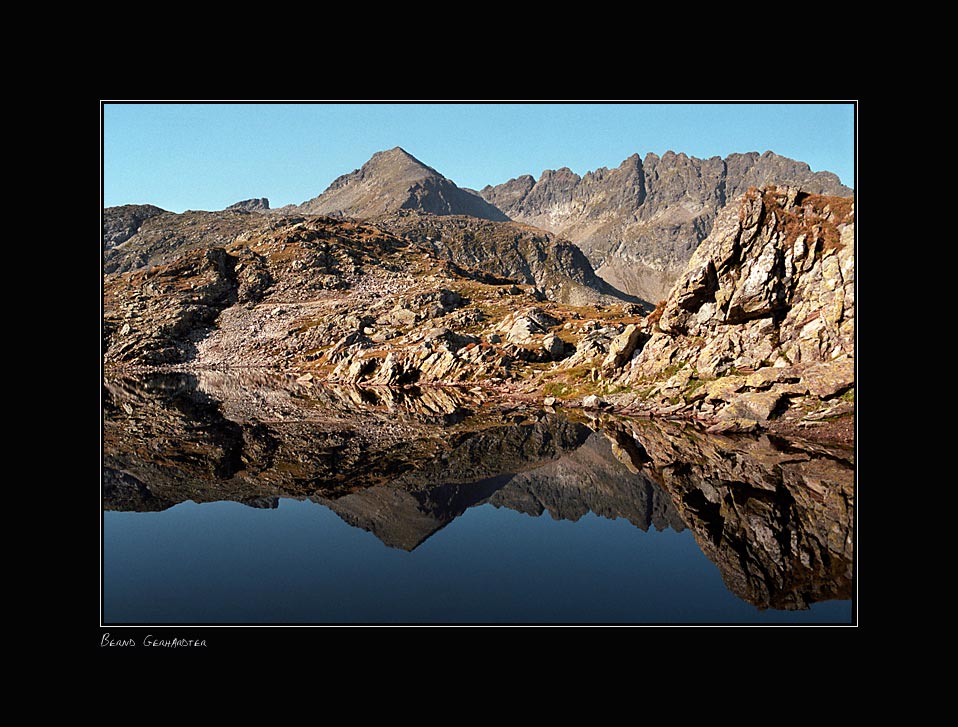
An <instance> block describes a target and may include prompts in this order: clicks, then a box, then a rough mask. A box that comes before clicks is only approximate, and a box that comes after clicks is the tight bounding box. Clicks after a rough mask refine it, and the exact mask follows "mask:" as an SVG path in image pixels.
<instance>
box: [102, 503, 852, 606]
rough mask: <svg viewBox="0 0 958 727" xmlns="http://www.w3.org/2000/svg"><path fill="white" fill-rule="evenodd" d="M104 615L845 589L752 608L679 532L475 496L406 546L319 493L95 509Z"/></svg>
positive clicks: (687, 599) (711, 600)
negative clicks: (536, 513) (274, 500)
mask: <svg viewBox="0 0 958 727" xmlns="http://www.w3.org/2000/svg"><path fill="white" fill-rule="evenodd" d="M102 575H103V622H104V623H105V624H128V623H138V624H166V623H187V624H205V623H219V624H229V623H249V624H253V623H295V624H312V623H643V624H655V623H668V624H675V623H716V624H720V623H722V624H724V623H730V624H807V623H839V624H847V623H850V622H851V619H852V603H851V601H824V602H820V603H814V604H812V605H811V608H810V609H808V610H798V611H776V610H771V609H769V610H759V609H758V608H757V607H755V606H754V605H752V604H750V603H747V602H745V601H743V600H741V599H739V598H738V597H736V596H735V595H733V594H732V593H731V592H730V591H729V590H728V588H727V587H726V585H725V583H724V582H723V580H722V577H721V575H720V573H719V569H718V567H717V566H716V565H715V564H714V563H712V562H711V561H709V560H708V558H706V557H705V555H704V554H703V552H702V550H701V549H700V548H699V546H698V545H697V544H696V542H695V539H694V537H693V534H692V532H691V530H684V531H683V532H675V531H673V530H671V529H666V530H663V531H661V532H656V531H655V530H654V529H650V530H649V532H643V531H642V530H640V529H639V528H637V527H635V526H634V525H632V524H631V523H629V522H628V521H626V520H625V519H621V518H620V519H616V520H610V519H607V518H602V517H598V516H596V515H594V514H592V513H588V514H587V515H585V516H583V517H582V518H581V519H579V520H578V521H575V522H572V521H569V520H554V519H552V518H551V517H549V516H548V515H543V516H540V517H532V516H529V515H525V514H520V513H517V512H515V511H512V510H508V509H504V508H501V509H500V508H495V507H493V506H492V505H489V504H484V505H480V506H477V507H473V508H470V509H468V510H466V512H465V513H464V514H462V515H461V516H460V517H458V518H456V519H455V520H454V521H452V522H451V523H449V524H448V525H447V526H446V527H444V528H443V529H441V530H439V531H438V532H436V533H435V534H433V535H432V536H431V537H429V538H428V539H427V540H426V541H425V542H423V543H422V544H421V545H419V546H418V547H417V548H415V549H414V550H413V551H411V552H406V551H403V550H398V549H394V548H390V547H387V546H386V545H384V544H383V543H382V542H380V541H379V540H378V539H377V538H376V537H375V536H374V535H373V534H371V533H369V532H366V531H364V530H361V529H358V528H354V527H351V526H349V525H347V524H346V523H345V522H344V521H343V520H341V519H340V518H339V517H338V516H337V515H336V514H334V513H333V512H332V511H330V510H329V509H327V508H326V507H324V506H322V505H318V504H315V503H312V502H309V501H297V500H291V499H283V500H281V501H280V505H279V508H278V509H272V510H268V509H267V510H261V509H254V508H250V507H246V506H245V505H242V504H239V503H235V502H216V503H208V504H202V505H197V504H195V503H193V502H184V503H180V504H178V505H176V506H174V507H172V508H170V509H168V510H166V511H163V512H105V513H104V516H103V574H102Z"/></svg>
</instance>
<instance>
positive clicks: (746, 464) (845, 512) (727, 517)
mask: <svg viewBox="0 0 958 727" xmlns="http://www.w3.org/2000/svg"><path fill="white" fill-rule="evenodd" d="M603 427H605V428H606V429H607V430H608V431H610V432H614V433H615V434H616V435H617V436H619V437H629V438H631V439H634V440H635V441H636V442H637V444H639V445H640V446H641V452H642V453H643V455H642V458H641V461H636V462H635V463H634V466H635V467H636V468H637V469H639V470H641V471H642V472H644V473H646V474H647V475H648V476H649V477H651V478H653V479H654V480H655V481H656V482H658V483H659V484H660V485H661V486H662V487H663V488H664V489H665V490H666V492H668V493H669V495H670V496H671V497H672V500H673V502H674V503H675V506H676V508H677V510H678V512H679V514H680V515H681V518H682V520H684V521H685V523H686V525H688V527H689V528H690V529H691V530H692V531H693V533H694V534H695V538H696V541H697V542H698V544H699V546H700V547H701V548H702V551H703V552H704V553H705V554H706V555H707V556H708V557H709V559H710V560H712V561H713V562H715V563H716V565H718V567H719V570H720V571H721V572H722V577H723V578H724V580H725V583H726V585H727V586H728V587H729V590H731V591H732V592H733V593H735V594H736V595H737V596H738V597H740V598H742V599H743V600H746V601H748V602H750V603H753V604H755V605H756V606H758V607H759V608H777V609H798V608H807V607H808V605H809V604H810V603H814V602H817V601H823V600H829V599H847V598H850V597H851V592H852V563H853V530H852V523H853V520H854V507H855V500H854V468H853V464H852V461H851V456H850V453H849V452H844V451H842V450H838V449H835V450H825V449H823V448H821V447H818V446H815V445H810V444H803V443H801V442H792V443H788V442H785V441H782V440H778V439H775V438H769V437H761V438H751V437H738V438H727V437H723V436H716V435H710V434H706V433H703V432H701V431H698V430H696V429H695V428H693V427H692V426H680V425H676V424H671V423H670V424H668V425H667V426H665V425H663V424H660V423H657V422H648V421H641V420H632V421H626V420H615V421H612V420H609V421H607V422H605V423H603Z"/></svg>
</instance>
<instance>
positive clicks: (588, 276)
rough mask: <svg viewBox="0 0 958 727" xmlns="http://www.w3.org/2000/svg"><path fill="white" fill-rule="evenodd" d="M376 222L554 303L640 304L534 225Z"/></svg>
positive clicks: (413, 219) (410, 218)
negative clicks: (530, 288)
mask: <svg viewBox="0 0 958 727" xmlns="http://www.w3.org/2000/svg"><path fill="white" fill-rule="evenodd" d="M371 221H372V222H374V223H375V224H377V225H378V226H380V227H382V228H384V229H386V230H389V231H390V232H392V233H393V234H395V235H399V236H400V237H404V238H406V239H408V240H413V241H415V242H417V243H419V244H422V245H426V246H428V247H430V248H431V249H432V250H434V251H435V252H436V254H438V255H440V256H442V257H445V258H447V259H448V260H450V261H452V262H454V263H456V264H458V265H460V266H463V267H465V268H468V269H471V270H481V271H483V272H486V273H490V274H492V275H494V276H497V277H500V278H505V279H508V280H512V281H515V282H517V283H521V284H526V285H534V286H536V287H537V288H538V289H539V290H541V291H542V292H543V295H544V296H545V297H546V298H548V299H550V300H555V301H559V302H562V303H569V304H572V305H588V304H591V303H612V302H620V301H623V300H628V301H636V302H637V299H635V298H634V297H633V296H629V295H627V294H625V293H623V292H621V291H619V290H617V289H615V288H614V287H612V286H611V285H609V284H608V283H606V281H604V280H603V279H602V278H600V277H599V276H597V275H596V274H595V271H594V270H593V269H592V265H591V264H590V263H589V261H588V259H587V258H586V256H585V255H584V254H583V253H582V251H581V250H580V249H579V248H578V247H577V246H576V245H575V244H573V243H571V242H569V241H568V240H563V239H561V238H559V237H557V236H555V235H552V234H550V233H548V232H545V231H544V230H539V229H535V228H530V227H529V226H528V225H520V224H516V223H512V222H494V221H489V220H479V219H476V218H474V217H465V216H462V215H452V216H442V217H440V216H437V215H430V214H424V213H422V212H416V211H411V210H400V211H398V212H395V213H393V214H389V215H383V216H381V217H376V218H373V219H372V220H371Z"/></svg>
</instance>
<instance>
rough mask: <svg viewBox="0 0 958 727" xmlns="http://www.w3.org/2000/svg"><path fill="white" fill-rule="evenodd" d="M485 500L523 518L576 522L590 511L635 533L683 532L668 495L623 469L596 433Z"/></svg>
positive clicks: (602, 437)
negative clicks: (624, 523) (651, 530)
mask: <svg viewBox="0 0 958 727" xmlns="http://www.w3.org/2000/svg"><path fill="white" fill-rule="evenodd" d="M489 502H490V503H491V504H493V505H495V506H496V507H507V508H509V509H510V510H516V511H518V512H524V513H527V514H529V515H541V514H542V513H543V512H548V513H549V514H550V515H551V516H552V517H553V518H554V519H556V520H572V521H576V520H578V519H579V518H581V517H583V516H584V515H586V514H588V513H589V512H593V513H595V514H596V515H599V516H601V517H605V518H610V519H612V520H615V519H616V518H620V517H624V518H626V519H627V520H628V521H629V522H631V523H632V524H633V525H635V526H636V527H637V528H639V529H641V530H648V529H649V527H650V526H652V527H654V528H655V529H656V530H665V529H666V528H672V529H673V530H675V531H678V532H681V531H682V530H684V529H685V524H684V523H683V522H682V519H681V518H680V517H679V516H678V513H677V512H676V511H675V508H674V507H673V505H672V501H671V500H670V499H669V497H668V495H666V494H665V492H664V491H663V490H662V489H661V488H660V487H659V486H658V485H657V484H655V483H654V482H653V481H652V480H651V479H649V478H648V477H647V476H645V475H643V474H634V473H632V472H630V471H629V470H628V469H626V468H625V467H623V466H622V463H621V462H619V461H618V460H617V459H616V457H615V455H614V453H613V451H612V447H611V446H610V441H609V439H608V438H606V437H604V436H602V435H601V434H598V433H592V434H591V435H590V436H589V438H588V439H586V441H585V442H583V444H582V446H581V447H579V448H578V449H576V450H574V451H572V452H569V453H567V454H566V455H565V456H564V457H562V458H561V459H558V460H556V461H554V462H550V463H548V464H546V465H545V466H543V467H539V468H537V469H535V470H532V471H530V472H523V473H521V474H518V475H516V476H515V477H513V478H512V479H511V480H510V481H509V483H508V484H507V485H505V486H504V487H503V488H502V489H500V490H498V491H497V492H496V493H495V494H494V495H493V496H492V497H491V498H489Z"/></svg>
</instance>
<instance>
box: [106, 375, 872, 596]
mask: <svg viewBox="0 0 958 727" xmlns="http://www.w3.org/2000/svg"><path fill="white" fill-rule="evenodd" d="M103 426H104V443H103V446H104V450H103V492H102V495H103V507H104V509H105V510H107V511H135V512H146V511H161V510H165V509H167V508H170V507H172V506H174V505H176V504H178V503H181V502H185V501H193V502H197V503H203V502H218V501H224V500H231V501H236V502H240V503H243V504H245V505H248V506H250V507H256V508H272V507H276V506H277V504H278V503H279V500H280V499H281V498H293V499H297V500H311V501H313V502H316V503H319V504H321V505H323V506H325V507H327V508H329V509H330V510H332V511H333V512H334V513H336V515H338V516H339V518H341V519H342V520H343V521H345V522H346V523H348V524H349V525H352V526H354V527H357V528H362V529H363V530H366V531H368V532H371V533H373V534H374V535H375V536H376V537H377V538H378V539H379V540H381V541H382V542H383V543H384V544H385V545H387V546H390V547H392V548H397V549H401V550H405V551H413V550H414V549H416V548H417V547H419V546H420V545H421V544H422V543H423V542H425V541H426V540H427V539H428V538H430V537H431V536H433V535H434V534H435V533H436V532H437V531H439V530H440V529H442V528H443V527H445V526H446V525H448V524H449V523H451V522H452V521H453V520H455V519H456V518H457V517H459V516H460V515H462V514H463V513H464V512H465V511H466V510H468V509H469V508H473V507H475V506H477V505H483V504H489V505H492V506H494V507H496V508H508V509H510V510H514V511H517V512H521V513H527V514H530V515H540V514H542V513H545V512H548V513H549V514H550V515H551V516H552V518H554V519H556V520H570V521H577V520H579V519H580V518H582V517H583V516H585V515H586V514H588V513H590V512H591V513H594V514H595V515H597V516H600V517H602V518H609V519H624V520H627V521H628V522H629V523H631V524H632V525H634V526H635V527H637V528H639V529H641V530H643V531H648V530H649V529H654V530H656V531H663V530H666V529H671V530H673V531H676V532H682V531H684V530H685V529H686V528H688V529H690V530H691V531H692V535H693V536H694V538H695V541H696V543H697V544H698V546H699V547H700V548H701V550H702V552H703V553H704V554H705V555H706V556H707V557H708V558H709V559H710V560H711V561H712V562H713V563H714V564H715V565H716V566H717V567H718V569H719V571H720V573H721V575H722V578H723V580H724V582H725V584H726V586H727V588H728V589H729V591H731V592H732V593H734V594H735V595H736V596H737V597H738V598H740V599H742V600H744V601H746V602H748V603H751V604H753V605H755V606H756V607H758V608H759V609H767V608H771V609H782V610H794V609H806V608H808V607H809V605H810V604H812V603H816V602H819V601H825V600H832V599H842V600H845V599H849V598H851V596H852V563H853V550H852V546H853V532H852V524H853V521H854V466H853V461H852V455H851V452H850V451H847V450H841V449H835V448H826V447H822V446H818V445H813V444H809V443H802V442H798V441H794V442H786V441H784V440H780V439H777V438H774V437H768V436H763V437H746V436H735V437H729V436H722V435H711V434H707V433H705V432H703V431H701V430H700V429H698V428H696V427H694V426H692V425H689V424H681V423H675V422H664V421H657V420H656V421H650V420H644V419H628V418H623V417H616V416H611V415H599V416H597V417H594V418H589V417H586V416H585V415H583V414H582V413H581V412H575V413H572V414H566V413H565V412H563V411H562V410H559V411H557V412H554V411H552V410H542V409H538V408H535V407H530V406H524V405H518V406H515V405H513V406H511V407H503V406H502V405H498V406H497V405H493V403H492V402H484V401H483V400H482V395H481V394H480V393H479V392H478V390H476V391H475V392H473V393H470V392H463V391H461V390H454V389H439V388H431V389H421V390H420V389H372V388H367V389H359V388H350V387H328V386H317V385H313V384H311V383H309V382H297V381H296V380H295V379H292V378H289V377H281V376H278V375H267V374H258V375H249V374H247V375H243V376H240V375H237V374H235V373H223V372H203V373H200V374H196V375H193V374H153V375H142V376H137V377H135V378H134V377H126V378H110V379H108V380H107V381H106V382H105V390H104V424H103Z"/></svg>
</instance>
